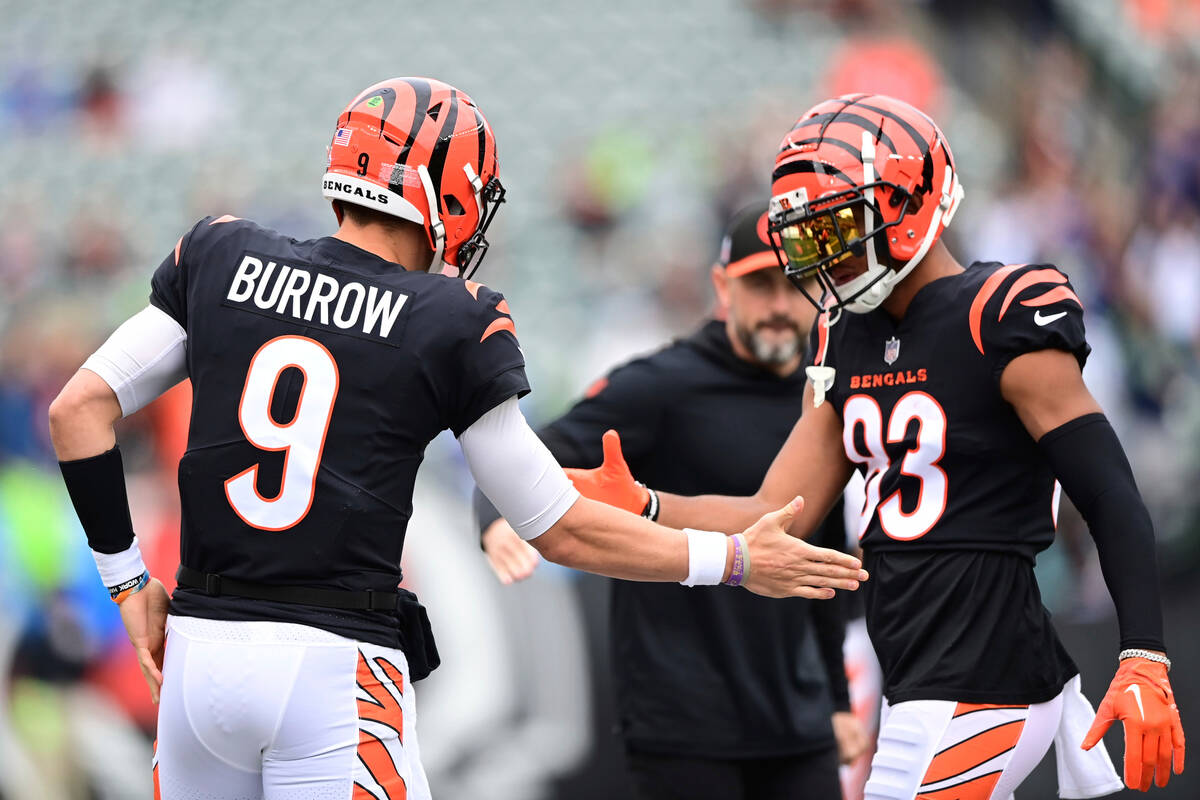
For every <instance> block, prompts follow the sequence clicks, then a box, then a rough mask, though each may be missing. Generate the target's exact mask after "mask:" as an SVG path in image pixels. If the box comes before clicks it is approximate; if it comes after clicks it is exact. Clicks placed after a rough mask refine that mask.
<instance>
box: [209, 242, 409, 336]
mask: <svg viewBox="0 0 1200 800" xmlns="http://www.w3.org/2000/svg"><path fill="white" fill-rule="evenodd" d="M331 271H332V270H325V271H321V270H318V269H316V268H315V267H313V266H312V265H311V264H280V263H278V262H276V261H274V260H273V259H271V258H269V257H268V256H260V255H253V254H250V253H246V254H245V255H243V256H242V261H241V263H240V264H238V267H237V270H235V271H234V273H233V279H232V280H231V281H230V282H229V289H228V291H227V292H226V293H225V303H224V304H225V305H230V306H234V307H237V308H244V309H246V310H248V311H257V312H258V313H263V314H267V315H270V316H281V317H285V318H287V317H290V318H292V319H294V320H296V321H297V322H301V323H304V324H311V325H317V326H320V327H322V328H326V329H328V330H332V331H340V332H344V333H352V334H355V335H362V334H366V335H367V336H368V337H370V338H372V339H374V338H377V337H378V338H382V339H385V340H386V339H388V337H389V336H390V335H391V334H392V333H393V331H394V329H395V328H396V321H397V319H398V318H399V317H400V312H401V311H402V310H403V309H404V305H405V303H407V302H408V299H409V295H408V294H406V293H404V292H401V291H398V290H396V289H392V288H388V287H385V286H380V285H377V284H375V283H373V282H371V281H369V280H367V279H365V278H363V277H362V276H360V275H351V274H348V273H343V274H341V275H339V276H337V277H335V276H334V275H331V274H329V272H331ZM339 272H340V271H339ZM397 338H398V337H397Z"/></svg>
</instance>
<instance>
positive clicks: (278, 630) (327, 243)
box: [50, 78, 866, 800]
mask: <svg viewBox="0 0 1200 800" xmlns="http://www.w3.org/2000/svg"><path fill="white" fill-rule="evenodd" d="M323 193H324V195H325V197H327V198H329V199H330V200H331V201H332V206H333V211H334V213H335V215H336V217H337V221H338V225H339V227H338V231H337V233H336V234H335V235H334V236H327V237H322V238H319V239H313V240H309V241H297V240H295V239H291V238H289V237H286V236H283V235H280V234H278V233H275V232H274V231H269V230H266V229H264V228H262V227H260V226H258V225H255V224H254V223H252V222H249V221H246V220H240V219H236V218H234V217H230V216H220V217H208V218H205V219H203V220H201V221H200V222H198V223H197V224H196V225H195V226H193V227H192V229H191V230H190V231H188V232H187V233H186V234H185V235H184V236H183V237H182V238H180V240H179V241H178V242H177V243H176V245H175V247H174V249H173V250H172V251H171V252H170V253H169V254H168V255H167V257H166V258H165V259H164V261H163V262H162V264H161V266H160V267H159V268H158V269H157V271H156V272H155V273H154V277H153V279H152V282H151V294H150V305H149V307H147V308H146V309H144V310H143V311H142V312H140V313H139V314H137V315H135V316H134V317H133V318H131V319H130V320H128V321H127V322H126V323H125V324H123V325H122V326H121V327H120V328H119V329H118V330H117V331H116V332H115V333H114V334H113V335H112V336H111V337H110V338H109V340H108V341H107V342H106V343H105V344H104V345H103V346H102V347H101V348H100V350H98V351H97V352H96V353H95V354H93V356H92V357H91V358H89V359H88V361H87V362H86V363H85V364H84V366H83V368H82V369H81V370H80V371H79V372H78V373H76V375H75V376H74V377H73V378H72V379H71V381H70V382H69V383H68V385H67V386H66V387H65V388H64V389H63V391H62V392H61V393H60V395H59V397H58V398H56V400H55V401H54V403H53V404H52V405H51V409H50V424H51V437H52V439H53V442H54V445H55V449H56V451H57V453H58V455H59V458H60V459H61V462H60V464H61V467H62V472H63V477H64V479H65V481H66V484H67V489H68V491H69V492H70V494H71V499H72V501H73V503H74V505H75V508H76V510H77V512H78V514H79V517H80V520H81V522H82V523H83V527H84V530H85V532H86V533H87V536H88V541H89V544H90V545H91V548H92V550H93V553H94V555H95V557H96V563H97V566H98V568H99V570H100V573H101V578H102V579H103V580H104V581H105V583H106V585H108V586H109V587H110V592H111V594H112V596H113V599H114V600H115V601H117V602H118V603H119V605H120V612H121V615H122V619H123V621H124V623H125V626H126V630H127V631H128V633H129V637H130V640H131V641H132V643H133V644H134V647H135V649H136V650H137V653H138V658H139V662H140V664H141V667H142V670H143V673H144V674H145V676H146V679H147V682H148V684H149V686H150V689H151V692H152V694H153V696H154V699H155V700H156V701H157V700H159V692H160V690H161V705H160V711H159V724H158V742H157V752H156V767H155V771H154V781H155V790H156V791H155V796H156V797H161V798H167V799H168V800H169V799H170V798H194V797H205V798H261V797H269V798H291V797H294V798H312V797H327V798H355V799H356V800H357V799H358V798H404V797H407V798H412V799H413V800H419V799H420V798H428V797H429V788H428V785H427V782H426V780H425V775H424V771H423V769H422V767H421V763H420V754H419V748H418V745H417V738H416V734H415V731H414V729H413V722H414V719H415V713H414V697H413V689H412V682H413V681H415V680H419V679H420V678H422V677H424V676H425V675H426V674H428V672H429V671H430V670H431V669H433V668H434V667H436V666H437V661H438V659H437V652H436V648H435V647H434V646H433V639H432V632H431V630H430V628H429V623H428V619H427V617H426V615H425V612H424V610H423V609H422V608H421V606H420V604H419V603H418V602H417V600H416V598H415V597H414V596H413V595H412V594H411V593H409V592H406V591H403V590H400V589H399V588H398V584H399V583H400V580H401V577H402V576H401V574H400V558H401V551H402V548H403V545H404V539H405V535H406V525H407V522H408V519H409V517H410V514H411V511H412V491H413V482H414V479H415V476H416V472H417V468H418V466H419V464H420V462H421V458H422V454H423V452H424V449H425V447H426V445H428V443H429V442H430V441H431V440H432V439H433V438H434V436H436V435H437V434H438V433H439V432H440V431H442V430H445V429H447V428H448V429H450V430H451V431H453V433H454V434H455V436H456V437H458V440H459V442H460V444H461V446H462V449H463V453H464V455H465V456H466V459H467V463H468V465H469V466H470V468H471V471H472V473H473V475H474V477H475V480H476V482H477V483H478V484H479V486H480V487H481V488H482V489H483V490H484V491H485V492H486V493H487V494H488V496H489V498H490V499H491V500H492V502H493V503H494V504H495V505H496V506H497V508H499V509H500V510H501V511H502V513H503V514H504V515H505V517H506V518H507V519H509V520H510V521H513V522H514V523H515V527H516V529H517V530H518V532H519V533H520V534H521V535H522V536H524V537H525V538H527V539H529V540H530V541H531V542H532V543H533V545H534V546H535V547H537V548H538V549H539V550H540V551H541V552H542V553H543V554H544V555H545V556H546V557H547V558H549V559H551V560H554V561H558V562H559V563H563V564H567V565H570V566H574V567H577V568H581V569H587V570H591V571H595V572H600V573H603V574H607V575H610V576H613V577H620V578H626V579H632V580H658V581H667V580H675V581H684V582H687V583H689V584H698V583H703V584H716V583H720V582H722V581H726V582H732V583H734V584H738V585H745V586H746V587H747V588H750V589H751V590H752V591H755V592H759V593H763V594H768V595H773V596H802V597H822V598H823V597H829V596H832V594H833V591H832V590H833V588H846V589H852V588H856V587H857V585H858V581H859V580H861V579H865V577H866V575H865V573H863V572H861V570H860V569H859V566H860V565H859V563H858V561H857V560H856V559H853V558H850V557H848V556H845V555H843V554H841V553H837V552H835V551H831V550H824V549H822V548H815V547H810V546H808V545H806V544H803V543H801V542H798V541H796V540H794V539H792V538H791V537H789V536H788V535H787V534H786V532H785V531H786V527H787V526H788V525H789V524H790V521H791V519H792V517H793V515H794V514H795V512H796V506H795V505H793V504H792V503H790V502H789V503H788V504H784V507H783V508H781V509H779V510H777V511H776V512H775V513H773V514H770V515H767V516H766V517H765V518H764V519H763V520H762V521H761V522H760V523H758V524H756V525H753V526H750V527H749V528H748V529H747V530H746V531H745V533H744V535H739V536H733V537H730V536H726V535H724V534H722V533H716V532H711V531H687V532H684V531H678V530H670V529H667V528H664V527H662V526H659V525H656V524H654V523H653V522H651V521H650V520H647V519H642V518H639V517H637V516H634V515H630V514H624V513H622V512H619V511H616V510H614V509H612V508H609V507H607V506H605V505H603V504H598V503H594V502H592V501H589V500H583V499H580V498H579V495H578V492H576V491H575V489H574V488H573V487H572V486H571V484H570V482H569V481H568V480H567V478H566V476H565V475H564V474H563V472H562V470H561V469H560V468H559V467H558V465H557V464H556V463H555V462H554V460H553V458H552V457H551V456H550V454H549V452H548V451H547V450H546V449H545V447H544V446H543V445H542V444H541V443H540V441H539V440H538V439H537V437H536V436H535V435H534V434H533V432H532V431H531V430H530V429H529V427H528V425H526V423H525V420H524V418H523V417H522V416H521V413H520V410H519V408H518V407H517V398H519V397H520V396H521V395H523V394H525V393H526V392H528V391H529V385H528V382H527V380H526V377H525V370H524V359H523V356H522V353H521V350H520V347H519V346H518V344H517V339H516V335H515V331H516V326H515V324H514V322H513V319H512V316H511V314H510V313H509V307H508V305H507V303H506V302H505V300H504V298H503V297H502V296H501V295H499V294H498V293H496V292H493V291H491V290H489V289H487V288H486V287H483V286H481V285H480V284H477V283H473V282H471V281H470V280H466V279H465V278H467V277H469V276H470V274H471V273H472V272H473V271H474V270H475V268H476V267H477V266H478V263H479V260H480V259H481V258H482V255H483V253H484V252H485V251H486V249H487V242H486V239H485V238H484V233H485V231H486V229H487V226H488V224H489V222H490V221H491V219H492V217H493V216H494V214H495V211H496V208H497V207H498V205H499V204H500V202H502V201H503V199H504V190H503V188H502V187H501V185H500V182H499V177H498V167H497V161H496V148H495V141H494V139H493V136H492V132H491V129H490V127H489V126H488V124H487V122H486V120H485V119H484V117H483V115H482V113H481V112H480V111H479V109H478V108H477V107H476V106H475V104H474V102H473V101H472V100H471V98H470V97H468V96H467V95H465V94H463V93H462V92H460V91H459V90H457V89H455V88H454V87H451V86H448V85H446V84H443V83H440V82H438V81H434V80H430V79H426V78H399V79H395V80H390V81H384V82H382V83H379V84H376V85H374V86H371V87H369V88H368V89H366V90H365V91H363V92H361V93H359V94H358V95H357V96H356V97H355V98H354V100H352V101H351V103H350V104H349V105H348V106H347V107H346V109H345V110H344V111H343V112H342V114H341V116H340V117H339V118H338V124H337V129H336V131H335V133H334V135H333V139H332V143H331V145H330V150H329V160H328V166H327V171H326V174H325V177H324V181H323ZM431 265H437V266H438V267H439V268H440V270H434V271H431V270H430V267H431ZM439 271H440V273H441V274H439ZM184 377H190V378H191V381H192V390H193V402H192V413H191V424H190V428H189V432H188V447H187V452H186V453H185V455H184V457H183V459H182V461H181V462H180V465H179V493H180V499H181V506H182V524H181V528H182V540H181V549H180V552H181V561H182V565H181V567H180V570H179V574H178V576H177V579H178V584H179V587H178V589H177V590H176V592H175V594H174V596H173V597H172V598H170V601H169V606H168V598H167V597H166V592H165V590H164V589H163V586H162V584H161V583H160V582H158V581H157V580H154V579H152V578H150V576H149V575H148V573H147V572H146V570H145V567H144V565H143V563H142V559H141V556H140V553H139V551H138V545H137V541H136V538H135V537H134V535H133V529H132V525H131V522H130V516H129V509H128V503H127V500H126V493H125V484H124V476H123V473H122V466H121V460H120V451H119V450H118V449H117V448H116V447H115V436H114V434H113V428H112V425H113V423H114V422H115V421H116V420H117V419H118V418H120V417H121V416H122V415H126V414H130V413H133V412H134V411H136V410H137V409H138V408H140V407H141V406H143V405H145V404H146V403H147V402H149V401H150V400H153V399H154V398H155V397H157V396H158V395H159V394H160V393H161V392H162V391H164V390H165V389H167V388H169V387H170V386H172V385H174V384H175V383H177V382H178V381H180V380H181V379H183V378H184ZM789 500H790V499H789ZM747 564H749V565H750V566H747ZM168 611H169V615H168ZM168 629H169V630H170V637H169V641H167V642H165V653H164V640H165V639H167V638H168V637H167V636H166V631H167V630H168Z"/></svg>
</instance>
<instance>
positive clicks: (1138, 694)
mask: <svg viewBox="0 0 1200 800" xmlns="http://www.w3.org/2000/svg"><path fill="white" fill-rule="evenodd" d="M1063 313H1066V312H1063ZM1125 691H1127V692H1133V696H1134V699H1136V700H1137V703H1138V713H1139V714H1141V715H1142V720H1143V721H1145V719H1146V709H1144V708H1142V687H1141V686H1138V685H1137V684H1136V683H1133V684H1130V685H1129V686H1126V687H1125Z"/></svg>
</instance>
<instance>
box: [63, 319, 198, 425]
mask: <svg viewBox="0 0 1200 800" xmlns="http://www.w3.org/2000/svg"><path fill="white" fill-rule="evenodd" d="M186 344H187V332H186V331H185V330H184V329H183V328H182V327H180V325H179V323H178V322H176V321H175V320H174V319H172V318H171V316H170V315H169V314H167V313H166V312H165V311H163V310H161V309H159V308H155V307H154V306H146V307H145V308H143V309H142V310H141V311H139V312H138V313H136V314H134V315H133V316H132V317H130V318H129V319H127V320H125V322H124V324H122V325H121V327H119V328H117V329H116V330H115V331H113V335H112V336H109V337H108V341H106V342H105V343H104V344H102V345H101V346H100V349H99V350H97V351H96V352H94V353H92V355H91V356H90V357H89V358H88V360H87V361H85V362H83V368H84V369H86V370H90V371H92V372H94V373H96V374H97V375H99V376H100V377H101V378H103V379H104V382H105V383H107V384H108V385H109V387H111V388H112V390H113V392H114V393H116V395H117V400H119V401H120V403H121V414H122V415H124V416H126V417H127V416H129V415H130V414H132V413H133V412H135V411H137V410H138V409H139V408H141V407H142V406H144V405H146V404H147V403H149V402H150V401H151V400H153V399H154V398H156V397H158V396H159V395H160V394H162V393H163V392H165V391H166V390H167V389H170V388H171V387H172V386H174V385H175V384H177V383H179V382H180V381H181V380H183V379H184V378H186V377H187V358H186V348H185V346H186Z"/></svg>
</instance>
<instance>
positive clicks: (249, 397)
mask: <svg viewBox="0 0 1200 800" xmlns="http://www.w3.org/2000/svg"><path fill="white" fill-rule="evenodd" d="M150 302H151V303H152V304H153V305H155V306H157V307H158V308H160V309H162V310H163V311H165V312H166V313H167V314H170V315H171V316H172V317H173V318H174V319H175V320H176V321H178V322H179V324H180V325H181V326H183V328H184V329H185V330H186V331H187V370H188V375H189V377H190V378H191V381H192V391H193V399H192V414H191V425H190V428H189V431H188V446H187V451H186V453H185V454H184V456H183V459H182V460H181V461H180V464H179V494H180V500H181V505H182V522H181V527H182V531H181V545H180V560H181V562H182V563H183V564H184V565H185V566H188V567H190V568H192V569H194V570H199V571H201V572H204V573H217V574H220V575H221V576H223V577H225V578H232V579H235V580H241V581H250V582H256V583H264V584H278V585H290V586H308V587H317V588H322V589H334V590H338V589H341V590H351V591H363V590H368V589H370V590H375V591H395V589H396V585H397V583H398V582H399V581H400V579H401V575H400V553H401V549H402V548H403V546H404V536H405V528H406V525H407V523H408V519H409V517H410V516H411V514H412V492H413V483H414V480H415V478H416V474H417V468H418V466H420V463H421V459H422V457H423V454H424V450H425V447H426V445H428V444H429V442H430V441H431V440H432V439H433V438H434V437H435V436H437V434H438V433H440V432H441V431H442V430H445V429H447V428H449V429H450V430H452V431H453V432H454V434H455V435H456V436H457V435H459V434H461V433H462V432H463V431H464V430H465V429H466V428H468V427H469V426H470V425H471V424H472V423H473V422H475V420H477V419H478V418H479V417H480V416H482V415H483V414H484V413H486V412H487V411H489V410H490V409H492V408H493V407H495V406H496V405H497V404H499V403H501V402H503V401H504V400H506V399H508V398H509V397H512V396H514V395H522V394H525V393H526V392H528V391H529V384H528V381H527V378H526V376H525V369H524V359H523V357H522V354H521V351H520V348H519V347H518V345H517V340H516V337H515V333H514V326H513V321H512V318H511V316H510V315H509V313H508V306H507V304H506V303H505V301H504V298H503V297H502V296H501V295H500V294H498V293H496V292H494V291H491V290H489V289H488V288H486V287H484V286H482V285H480V284H477V283H472V282H469V281H463V280H460V279H457V278H450V277H447V276H443V275H437V274H429V273H425V272H409V271H406V270H404V269H403V268H402V267H400V266H399V265H397V264H394V263H391V262H388V261H385V260H383V259H381V258H379V257H377V256H375V255H373V254H371V253H368V252H366V251H365V250H362V249H359V248H358V247H355V246H353V245H351V244H348V243H346V242H343V241H341V240H339V239H335V238H332V237H326V238H321V239H314V240H310V241H297V240H295V239H290V238H288V237H285V236H282V235H280V234H278V233H275V232H274V231H270V230H266V229H264V228H261V227H259V226H258V225H255V224H254V223H252V222H248V221H245V220H240V219H236V218H233V217H220V218H216V219H214V218H211V217H210V218H206V219H203V220H201V221H200V222H199V223H197V224H196V225H195V227H193V228H192V229H191V231H189V232H188V233H187V234H186V235H184V236H183V238H181V239H180V241H179V243H178V244H176V246H175V250H174V252H173V253H171V254H169V255H168V256H167V258H166V259H165V260H164V261H163V263H162V265H161V266H159V268H158V270H157V271H156V272H155V273H154V277H153V280H152V290H151V294H150ZM172 612H173V613H176V614H183V615H190V616H201V617H212V618H218V619H234V620H245V619H266V620H276V621H285V622H299V623H304V624H309V625H314V626H316V627H320V628H324V629H326V630H330V631H333V632H334V633H338V634H340V635H343V636H347V637H350V638H355V639H360V640H364V641H370V642H374V643H377V644H381V645H385V646H393V647H395V646H400V641H399V638H398V634H397V630H396V617H395V615H392V614H389V613H387V612H379V611H335V610H331V609H324V608H318V607H313V606H305V605H296V604H289V603H276V602H265V601H257V600H254V601H251V600H246V599H243V598H238V597H231V596H219V597H211V596H208V595H206V594H205V593H203V592H200V591H196V590H192V589H188V588H185V587H180V588H178V589H177V590H176V592H175V594H174V597H173V598H172Z"/></svg>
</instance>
